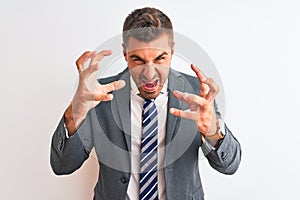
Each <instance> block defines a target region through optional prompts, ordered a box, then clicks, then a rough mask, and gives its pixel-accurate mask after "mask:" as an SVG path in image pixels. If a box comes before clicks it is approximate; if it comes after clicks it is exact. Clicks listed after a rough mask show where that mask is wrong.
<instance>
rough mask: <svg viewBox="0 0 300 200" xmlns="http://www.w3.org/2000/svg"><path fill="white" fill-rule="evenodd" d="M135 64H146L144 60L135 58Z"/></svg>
mask: <svg viewBox="0 0 300 200" xmlns="http://www.w3.org/2000/svg"><path fill="white" fill-rule="evenodd" d="M133 62H135V63H136V64H138V65H141V64H144V61H143V60H142V59H140V58H134V59H133Z"/></svg>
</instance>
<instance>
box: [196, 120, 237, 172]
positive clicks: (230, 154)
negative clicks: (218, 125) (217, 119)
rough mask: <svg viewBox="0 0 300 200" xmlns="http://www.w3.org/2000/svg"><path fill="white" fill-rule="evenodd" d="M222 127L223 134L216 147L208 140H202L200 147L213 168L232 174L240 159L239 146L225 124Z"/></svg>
mask: <svg viewBox="0 0 300 200" xmlns="http://www.w3.org/2000/svg"><path fill="white" fill-rule="evenodd" d="M224 129H225V136H224V138H223V139H222V141H221V142H220V144H219V146H218V147H217V148H216V149H214V148H212V146H211V145H210V144H209V143H208V141H205V142H203V144H202V146H201V148H202V151H203V153H204V155H205V156H206V158H207V159H208V162H209V164H210V165H211V166H212V167H213V168H214V169H216V170H217V171H219V172H221V173H224V174H233V173H235V172H236V170H237V169H238V167H239V164H240V161H241V146H240V144H239V142H238V141H237V139H236V138H235V137H234V136H233V134H232V133H231V131H230V130H229V128H228V127H227V126H226V124H224Z"/></svg>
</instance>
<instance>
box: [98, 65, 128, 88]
mask: <svg viewBox="0 0 300 200" xmlns="http://www.w3.org/2000/svg"><path fill="white" fill-rule="evenodd" d="M126 73H128V69H127V68H126V69H125V70H123V71H122V72H120V73H119V74H117V75H114V76H109V77H105V78H100V79H98V82H99V83H100V84H108V83H111V82H113V81H117V80H120V78H121V77H122V76H123V75H124V74H126Z"/></svg>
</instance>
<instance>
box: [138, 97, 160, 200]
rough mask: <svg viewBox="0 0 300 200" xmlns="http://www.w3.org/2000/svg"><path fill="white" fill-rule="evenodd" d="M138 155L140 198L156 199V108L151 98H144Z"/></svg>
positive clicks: (143, 199)
mask: <svg viewBox="0 0 300 200" xmlns="http://www.w3.org/2000/svg"><path fill="white" fill-rule="evenodd" d="M142 130H143V133H142V142H141V156H140V168H141V171H140V200H145V199H146V200H148V199H155V200H158V185H157V184H158V181H157V132H158V120H157V110H156V106H155V103H154V101H153V100H149V99H145V103H144V110H143V122H142Z"/></svg>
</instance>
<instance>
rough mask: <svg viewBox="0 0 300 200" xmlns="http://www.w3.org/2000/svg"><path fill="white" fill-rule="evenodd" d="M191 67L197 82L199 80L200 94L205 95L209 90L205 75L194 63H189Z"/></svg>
mask: <svg viewBox="0 0 300 200" xmlns="http://www.w3.org/2000/svg"><path fill="white" fill-rule="evenodd" d="M191 67H192V70H193V71H194V72H195V73H196V75H197V77H198V79H199V82H200V96H201V97H205V96H206V95H207V94H208V92H209V87H208V86H207V85H206V80H207V77H206V76H205V75H204V74H203V73H202V71H201V70H200V69H199V68H198V67H197V66H195V65H194V64H191Z"/></svg>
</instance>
